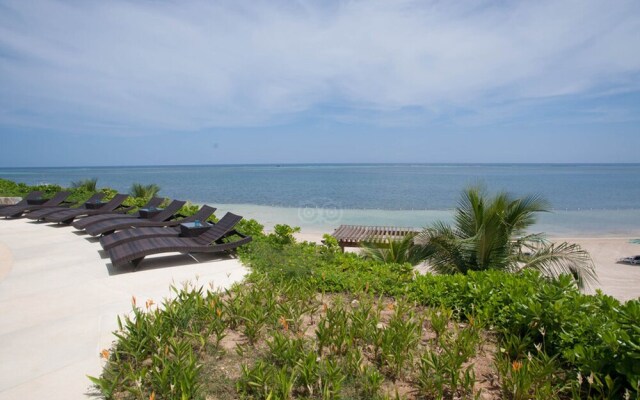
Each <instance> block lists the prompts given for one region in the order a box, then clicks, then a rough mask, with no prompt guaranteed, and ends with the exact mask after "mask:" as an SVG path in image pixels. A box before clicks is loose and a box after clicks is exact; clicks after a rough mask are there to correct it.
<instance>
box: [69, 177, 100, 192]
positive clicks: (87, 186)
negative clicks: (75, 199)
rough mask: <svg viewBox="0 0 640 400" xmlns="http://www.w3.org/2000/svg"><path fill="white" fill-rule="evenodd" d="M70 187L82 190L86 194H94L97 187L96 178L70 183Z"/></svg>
mask: <svg viewBox="0 0 640 400" xmlns="http://www.w3.org/2000/svg"><path fill="white" fill-rule="evenodd" d="M71 187H72V188H74V189H84V190H85V191H87V192H95V191H97V187H98V178H90V179H84V180H80V181H74V182H71Z"/></svg>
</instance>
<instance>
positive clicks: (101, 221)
mask: <svg viewBox="0 0 640 400" xmlns="http://www.w3.org/2000/svg"><path fill="white" fill-rule="evenodd" d="M40 197H41V193H40V192H32V193H29V194H28V195H27V196H25V198H24V199H23V200H22V201H21V202H19V203H17V204H15V205H12V206H7V207H0V216H5V217H7V218H19V217H21V216H25V217H26V218H29V219H32V220H35V221H45V222H54V223H62V224H67V225H68V224H72V225H73V226H74V227H75V228H76V229H79V230H84V231H85V232H86V233H88V234H90V235H92V236H101V237H100V244H101V245H102V247H103V248H104V250H105V251H106V253H107V254H108V256H109V258H110V259H111V262H112V264H113V265H114V266H121V265H124V264H127V263H132V264H133V265H134V266H136V267H137V266H138V264H139V263H140V262H141V261H142V260H143V259H144V258H145V257H146V256H148V255H152V254H160V253H169V252H179V253H186V254H191V253H218V252H227V251H231V250H234V249H236V248H238V247H239V246H242V245H244V244H246V243H249V242H250V241H251V236H245V235H243V234H241V233H239V232H238V231H236V230H235V226H236V225H237V224H238V223H239V222H240V221H241V220H242V217H241V216H238V215H235V214H232V213H227V214H225V215H224V216H223V217H222V218H221V219H220V220H219V221H218V222H217V223H216V224H212V225H211V226H210V227H208V228H206V227H204V229H199V230H198V232H200V231H202V233H200V234H199V235H197V236H194V237H181V233H182V227H180V225H183V227H184V226H187V224H189V223H194V222H196V221H206V220H207V219H208V218H209V217H210V216H212V215H213V213H214V212H215V211H216V209H215V208H213V207H210V206H207V205H204V206H202V207H201V208H200V210H198V211H197V212H196V213H195V214H194V215H192V216H184V215H180V214H178V211H179V210H180V209H181V208H182V206H183V205H184V204H185V203H186V202H184V201H181V200H173V201H172V202H170V203H169V204H168V205H167V206H166V207H164V208H163V209H157V207H159V206H160V205H161V204H162V203H163V202H164V199H162V198H158V197H153V198H152V199H150V200H149V201H148V202H147V204H145V205H144V206H143V207H141V208H140V209H139V210H137V211H136V212H135V213H132V214H128V212H129V211H133V207H126V206H124V205H123V204H124V202H125V200H126V199H127V198H128V196H127V195H124V194H117V195H115V196H114V197H113V199H111V200H110V201H108V202H101V200H102V198H103V197H104V194H102V193H96V194H94V195H93V196H92V197H91V198H89V199H88V200H87V201H85V202H84V203H83V204H81V205H79V206H78V207H74V208H71V207H70V206H71V204H72V203H71V202H67V201H66V199H67V198H68V197H69V192H59V193H57V194H56V195H55V196H53V197H52V198H51V199H48V200H41V198H40ZM149 210H152V211H154V212H153V214H152V215H149ZM143 211H144V212H143ZM204 224H207V223H206V222H204ZM232 239H233V240H232Z"/></svg>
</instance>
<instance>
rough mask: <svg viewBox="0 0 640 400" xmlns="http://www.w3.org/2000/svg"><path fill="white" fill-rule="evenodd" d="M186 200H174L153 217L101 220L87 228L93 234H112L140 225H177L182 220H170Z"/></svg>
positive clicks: (86, 230)
mask: <svg viewBox="0 0 640 400" xmlns="http://www.w3.org/2000/svg"><path fill="white" fill-rule="evenodd" d="M185 203H186V201H182V200H174V201H172V202H171V203H170V204H169V205H168V206H166V207H165V208H164V209H163V210H162V211H160V212H159V213H157V214H156V215H154V216H153V217H151V218H116V219H110V220H107V221H100V222H96V223H94V224H91V225H89V226H87V227H86V228H85V232H87V233H88V234H89V235H91V236H98V235H102V234H104V235H110V234H112V233H113V232H115V231H117V230H120V229H127V228H132V227H138V226H169V225H177V224H179V223H180V220H175V221H169V220H170V219H173V218H175V214H176V213H177V212H178V211H179V210H180V209H181V208H182V206H184V205H185Z"/></svg>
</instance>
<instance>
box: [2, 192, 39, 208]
mask: <svg viewBox="0 0 640 400" xmlns="http://www.w3.org/2000/svg"><path fill="white" fill-rule="evenodd" d="M41 196H42V192H41V191H39V190H34V191H33V192H31V193H29V194H27V195H26V196H24V197H23V198H22V200H20V201H19V202H17V203H16V204H0V210H3V209H5V208H7V207H15V206H23V205H27V204H29V200H35V199H39V198H40V197H41Z"/></svg>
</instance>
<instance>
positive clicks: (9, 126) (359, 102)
mask: <svg viewBox="0 0 640 400" xmlns="http://www.w3.org/2000/svg"><path fill="white" fill-rule="evenodd" d="M0 144H1V146H0V167H28V166H92V165H100V166H102V165H173V164H244V163H323V162H327V163H333V162H340V163H345V162H412V163H414V162H424V163H429V162H434V163H442V162H452V163H465V162H469V163H483V162H486V163H493V162H508V163H512V162H525V163H526V162H557V163H574V162H575V163H583V162H602V163H618V162H621V163H625V162H626V163H629V162H640V156H639V155H640V2H639V1H637V0H631V1H624V0H609V1H590V0H580V1H556V0H554V1H546V0H539V1H498V0H496V1H405V0H398V1H377V0H367V1H331V0H327V1H278V0H269V1H260V0H256V1H237V0H232V1H214V0H209V1H190V0H181V1H179V0H175V1H169V0H138V1H133V0H131V1H125V0H110V1H101V0H95V1H93V0H83V1H77V0H73V1H71V0H70V1H62V0H46V1H44V0H31V1H24V0H13V1H12V0H0Z"/></svg>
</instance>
